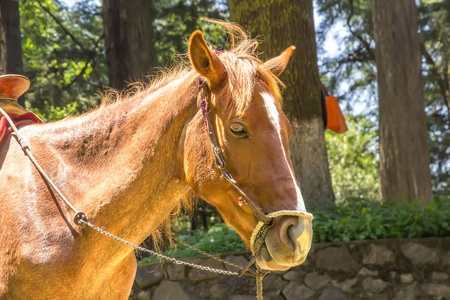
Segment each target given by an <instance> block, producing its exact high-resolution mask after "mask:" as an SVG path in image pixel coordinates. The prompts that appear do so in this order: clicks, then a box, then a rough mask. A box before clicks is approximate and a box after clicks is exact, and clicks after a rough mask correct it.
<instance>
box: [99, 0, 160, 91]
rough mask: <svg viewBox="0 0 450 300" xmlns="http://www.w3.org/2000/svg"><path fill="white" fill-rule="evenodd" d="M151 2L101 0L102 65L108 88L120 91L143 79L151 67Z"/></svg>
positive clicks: (152, 52)
mask: <svg viewBox="0 0 450 300" xmlns="http://www.w3.org/2000/svg"><path fill="white" fill-rule="evenodd" d="M152 20H153V18H152V2H151V1H149V0H128V1H127V0H104V1H103V25H104V31H105V48H106V64H107V67H108V78H109V85H110V86H111V87H113V88H117V89H123V88H125V87H126V86H127V84H128V83H129V82H132V81H135V80H143V79H144V78H145V76H146V75H148V74H151V73H152V70H153V68H154V67H155V51H154V47H153V25H152Z"/></svg>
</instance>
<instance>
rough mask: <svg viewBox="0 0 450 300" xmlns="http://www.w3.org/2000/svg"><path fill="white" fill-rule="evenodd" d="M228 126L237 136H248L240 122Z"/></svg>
mask: <svg viewBox="0 0 450 300" xmlns="http://www.w3.org/2000/svg"><path fill="white" fill-rule="evenodd" d="M229 128H230V131H231V132H232V133H233V134H234V135H236V136H238V137H248V131H247V129H245V127H244V125H242V124H241V123H233V124H231V125H230V126H229Z"/></svg>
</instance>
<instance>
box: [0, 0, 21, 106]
mask: <svg viewBox="0 0 450 300" xmlns="http://www.w3.org/2000/svg"><path fill="white" fill-rule="evenodd" d="M0 23H1V31H2V72H3V73H5V74H23V62H22V43H21V37H20V15H19V1H14V0H0ZM19 104H20V105H22V106H25V98H24V97H23V96H22V97H20V98H19Z"/></svg>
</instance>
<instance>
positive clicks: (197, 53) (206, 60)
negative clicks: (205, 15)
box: [189, 30, 225, 90]
mask: <svg viewBox="0 0 450 300" xmlns="http://www.w3.org/2000/svg"><path fill="white" fill-rule="evenodd" d="M189 59H190V60H191V63H192V65H193V66H194V68H195V70H196V71H197V72H198V73H199V74H200V75H202V76H203V77H205V78H206V79H208V81H209V83H210V84H211V89H213V90H214V89H216V88H217V87H219V86H220V85H221V83H222V81H223V80H224V78H225V66H224V65H223V63H222V62H221V61H220V59H219V57H218V56H217V54H216V53H214V51H212V50H211V49H209V48H208V46H207V45H206V42H205V40H204V39H203V34H202V33H201V31H200V30H196V31H194V33H193V34H192V35H191V38H190V39H189Z"/></svg>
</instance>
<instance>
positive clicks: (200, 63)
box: [183, 31, 312, 270]
mask: <svg viewBox="0 0 450 300" xmlns="http://www.w3.org/2000/svg"><path fill="white" fill-rule="evenodd" d="M256 45H257V42H256V41H255V40H251V39H248V38H247V39H243V40H242V41H241V42H240V43H239V44H238V45H237V46H236V47H234V48H232V49H231V50H230V51H225V52H223V53H221V54H220V55H219V54H218V53H216V52H215V51H213V50H212V49H210V48H209V47H208V46H207V44H206V42H205V40H204V39H203V35H202V33H201V32H200V31H196V32H194V33H193V34H192V36H191V38H190V41H189V58H190V61H191V64H192V66H193V67H194V69H195V71H196V72H197V73H198V76H199V77H202V78H203V79H204V80H205V82H204V83H203V84H202V87H203V86H204V85H207V88H206V90H205V92H204V93H203V94H204V98H205V99H203V98H202V97H203V96H201V97H200V99H199V100H205V101H206V102H207V107H204V109H205V116H203V115H202V112H201V110H200V109H199V110H198V111H197V113H196V114H195V116H193V117H192V120H191V121H190V122H189V124H188V125H187V127H186V128H185V138H184V148H183V161H184V172H185V176H186V180H187V182H188V183H189V185H190V187H191V189H192V190H193V191H194V193H195V194H197V196H199V197H200V198H202V199H204V200H205V201H207V202H208V203H210V204H212V205H214V206H215V207H216V208H217V209H218V211H219V212H220V214H221V215H222V217H223V218H224V220H225V221H226V222H227V223H228V224H230V225H231V226H233V227H234V228H235V229H236V230H237V231H238V233H239V234H240V235H241V237H242V238H243V240H244V241H245V242H246V244H247V246H248V247H250V248H252V251H254V255H255V256H256V259H257V264H258V266H259V267H261V268H263V269H268V270H285V269H288V268H289V267H292V266H296V265H299V264H301V263H303V262H304V260H305V259H306V256H307V254H308V252H309V249H310V247H311V240H312V224H311V219H312V218H311V215H309V214H308V213H306V209H305V204H304V202H303V199H302V195H301V192H300V189H299V187H298V185H297V181H296V179H295V175H294V172H293V167H292V163H291V160H290V158H289V148H288V143H289V139H290V137H291V127H290V123H289V121H288V119H287V117H286V115H285V114H284V113H283V111H282V109H281V106H282V103H281V97H280V90H279V84H280V81H279V80H278V78H277V76H278V75H280V74H281V73H282V72H283V70H284V69H285V67H286V65H287V63H288V61H289V58H290V56H291V55H292V53H293V51H294V49H295V48H294V47H289V48H288V49H287V50H285V51H284V52H283V53H282V54H281V55H279V56H278V57H275V58H272V59H270V60H268V61H266V62H264V63H263V62H261V61H260V60H259V59H258V58H257V57H256V56H255V55H254V50H255V48H256ZM199 93H201V89H199ZM205 117H207V118H208V119H207V120H205ZM205 123H207V124H208V123H209V124H208V125H209V127H208V130H209V131H212V132H213V134H214V139H215V140H216V141H215V142H214V141H213V142H211V138H210V137H209V132H208V130H205ZM215 144H217V145H215ZM215 146H217V147H216V148H218V149H213V148H215ZM214 152H220V153H219V156H221V157H222V158H223V161H224V162H225V163H226V166H225V167H222V166H220V165H217V163H216V162H215V161H217V159H219V160H220V157H219V158H217V154H218V153H214ZM224 172H229V174H230V176H231V178H232V179H231V180H224V179H227V178H224V175H227V174H226V173H224ZM225 177H226V176H225ZM234 181H235V184H233V182H234ZM243 195H245V197H244V196H243ZM245 198H248V199H245ZM250 199H251V200H250ZM249 202H251V203H249ZM243 204H244V205H243ZM245 204H246V205H245ZM250 204H252V205H253V204H254V206H255V207H256V208H257V209H259V211H260V212H262V213H263V214H265V216H271V218H270V224H268V225H269V226H266V227H267V229H268V231H267V234H265V235H264V236H263V238H262V241H261V245H260V247H258V248H257V249H256V250H255V249H254V248H253V246H254V245H253V244H254V243H255V238H257V237H258V234H259V232H258V230H259V229H260V228H261V224H262V223H263V222H262V221H261V219H258V217H257V214H255V210H254V209H252V207H251V206H252V205H250ZM267 223H269V221H267ZM262 225H263V226H264V224H262ZM255 228H257V229H255ZM255 252H256V253H255Z"/></svg>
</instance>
